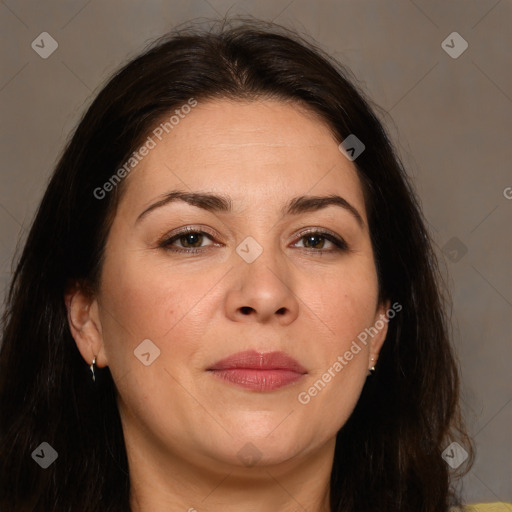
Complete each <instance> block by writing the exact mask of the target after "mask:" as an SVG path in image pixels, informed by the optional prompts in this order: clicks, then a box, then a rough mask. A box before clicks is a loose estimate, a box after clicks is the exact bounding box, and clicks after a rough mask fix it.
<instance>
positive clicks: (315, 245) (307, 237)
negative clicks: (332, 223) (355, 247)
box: [299, 230, 348, 252]
mask: <svg viewBox="0 0 512 512" xmlns="http://www.w3.org/2000/svg"><path fill="white" fill-rule="evenodd" d="M299 241H303V243H304V245H303V246H302V248H304V249H308V250H312V251H313V252H335V251H347V250H348V245H347V243H346V242H345V240H343V238H341V237H339V236H337V235H335V234H334V233H330V232H328V231H321V230H310V231H307V232H302V233H301V236H300V239H299ZM326 242H327V243H328V244H331V246H334V248H332V247H331V248H330V249H325V243H326Z"/></svg>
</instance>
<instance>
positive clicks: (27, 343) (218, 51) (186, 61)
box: [0, 20, 472, 512]
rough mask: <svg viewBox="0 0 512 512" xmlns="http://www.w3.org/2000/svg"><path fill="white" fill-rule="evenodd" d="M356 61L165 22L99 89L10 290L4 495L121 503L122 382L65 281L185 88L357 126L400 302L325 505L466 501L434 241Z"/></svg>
mask: <svg viewBox="0 0 512 512" xmlns="http://www.w3.org/2000/svg"><path fill="white" fill-rule="evenodd" d="M349 77H350V74H349V72H348V71H347V70H346V69H344V68H343V67H342V66H341V65H339V64H338V63H336V62H334V61H333V60H332V59H331V58H330V57H329V56H327V55H326V54H325V53H324V52H323V51H321V50H320V49H318V48H317V47H316V46H315V45H314V44H313V43H311V42H309V41H306V40H304V39H303V38H301V37H300V36H298V35H296V34H295V33H292V32H289V31H287V30H285V29H283V28H282V27H278V26H276V25H270V24H264V23H262V22H260V23H257V22H248V21H247V20H246V21H245V22H243V23H241V24H240V23H238V22H237V23H235V24H234V25H233V26H230V25H229V23H228V24H226V23H224V24H220V25H213V28H212V27H210V28H209V29H197V28H193V29H192V28H188V29H181V30H180V31H176V32H173V33H170V34H168V35H166V36H165V37H164V38H162V39H160V40H158V41H156V43H154V44H153V45H152V46H150V47H149V49H147V50H146V51H145V52H144V53H143V54H142V55H140V56H138V57H137V58H135V59H134V60H132V61H131V62H129V63H128V64H127V65H126V66H124V67H123V68H122V69H121V70H120V71H119V72H117V73H116V74H115V75H114V76H113V77H112V78H111V79H110V81H109V82H108V83H107V84H106V86H105V87H104V88H103V89H102V90H101V91H100V93H99V94H98V96H97V97H96V99H95V100H94V102H93V103H92V105H91V106H90V107H89V108H88V110H87V112H86V113H85V115H84V117H83V118H82V120H81V121H80V123H79V125H78V127H77V129H76V131H75V133H74V135H73V136H72V138H71V139H70V141H69V143H68V144H67V147H66V149H65V151H64V153H63V154H62V156H61V158H60V161H59V163H58V165H57V168H56V169H55V172H54V174H53V176H52V178H51V181H50V183H49V185H48V188H47V190H46V192H45V194H44V197H43V199H42V202H41V204H40V206H39V209H38V212H37V215H36V217H35V220H34V222H33V225H32V228H31V230H30V233H29V235H28V239H27V241H26V244H25V247H24V250H23V252H22V254H21V257H20V259H19V262H18V263H17V267H16V269H15V272H14V276H13V280H12V283H11V287H10V290H9V294H8V298H7V301H6V310H5V313H4V317H3V332H2V347H1V353H0V417H1V423H0V510H2V511H9V512H29V511H31V512H57V511H58V512H67V511H73V512H99V511H101V512H107V511H110V512H114V511H119V512H121V511H122V512H126V511H127V510H130V506H129V490H130V483H129V472H128V464H127V457H126V451H125V445H124V438H123V431H122V428H121V423H120V418H119V412H118V409H117V406H116V400H115V399H116V388H115V383H114V382H113V380H112V377H111V374H110V372H109V370H108V368H105V369H103V370H101V371H99V372H98V373H99V375H98V379H99V382H97V384H98V385H96V386H92V381H91V378H90V373H89V369H88V366H87V364H86V363H85V362H84V360H83V358H82V357H81V355H80V353H79V351H78V349H77V347H76V344H75V342H74V340H73V338H72V336H71V334H70V330H69V327H68V321H67V314H66V307H65V304H64V299H63V297H64V292H65V290H66V289H67V286H69V283H71V282H73V281H77V282H80V283H82V285H84V286H89V287H90V289H91V290H92V291H94V290H95V289H96V288H97V287H98V285H99V276H100V270H101V265H102V258H103V251H104V247H105V241H106V238H107V236H108V232H109V227H110V224H111V221H112V218H113V216H114V215H115V212H116V208H117V203H118V201H119V197H120V195H121V194H122V190H123V182H121V183H119V185H118V186H117V187H115V190H114V191H112V192H111V193H109V194H106V195H105V197H104V198H103V199H97V198H96V197H95V195H94V190H96V189H97V188H98V187H101V186H102V184H104V183H105V182H107V181H108V180H109V178H111V176H112V175H113V174H114V173H115V171H116V170H117V169H118V168H120V167H121V166H122V165H123V164H124V162H126V160H127V159H128V158H129V156H130V155H131V154H132V152H133V151H135V150H136V149H137V148H138V147H139V145H140V144H141V143H142V142H143V141H144V140H145V138H146V137H147V135H148V133H150V132H151V130H152V129H153V128H154V127H155V125H156V124H157V123H158V122H160V119H161V118H162V116H163V115H165V114H167V115H168V114H169V112H171V111H172V110H173V109H175V108H176V107H179V106H180V105H183V104H185V103H187V101H188V100H189V99H190V98H192V97H193V98H195V99H196V100H197V101H205V100H207V99H214V98H230V99H235V100H237V99H246V100H252V99H255V98H258V97H265V98H274V99H278V100H283V101H292V102H296V103H297V104H301V105H303V106H306V107H307V108H308V109H309V110H310V111H312V112H314V113H316V114H317V115H318V116H319V118H320V119H322V120H323V121H324V122H326V123H327V125H328V126H329V127H330V128H331V130H332V133H333V135H334V136H335V137H336V139H337V140H338V142H341V141H343V140H344V139H345V138H346V137H347V136H348V135H350V134H355V135H356V136H357V137H358V138H359V139H360V140H361V141H363V143H364V144H365V147H366V149H365V151H364V152H363V153H362V154H361V155H360V156H359V157H358V158H357V160H356V161H355V162H354V163H355V165H356V168H357V172H358V174H359V177H360V180H361V183H362V186H363V190H364V194H365V199H366V208H367V215H368V219H369V227H370V235H371V241H372V245H373V249H374V253H375V259H376V266H377V271H378V276H379V295H380V299H381V300H382V301H383V300H387V299H389V300H390V301H391V303H395V302H398V303H399V304H400V305H401V306H402V311H401V312H400V313H399V314H398V315H396V318H395V319H393V320H392V321H390V323H389V329H388V334H387V338H386V341H385V343H384V346H383V349H382V351H381V355H380V357H379V364H378V366H377V370H376V372H375V374H374V375H373V376H372V377H370V378H368V379H367V382H366V384H365V386H364V388H363V391H362V394H361V397H360V399H359V401H358V403H357V405H356V408H355V410H354V411H353V413H352V415H351V417H350V418H349V420H348V421H347V423H346V424H345V425H344V426H343V427H342V429H341V430H340V432H339V433H338V436H337V443H336V451H335V459H334V465H333V470H332V476H331V510H332V511H339V512H341V511H343V512H356V511H357V512H370V511H372V512H374V511H375V510H379V511H380V512H411V511H414V512H440V511H446V510H447V509H448V507H449V505H453V504H456V503H458V500H457V499H456V498H455V496H454V494H455V493H454V492H452V489H451V480H450V477H451V474H450V472H451V470H450V468H449V467H448V465H447V464H446V463H445V461H444V460H443V458H442V457H441V453H442V451H443V449H444V448H445V447H446V446H447V445H448V444H449V443H450V442H451V441H452V440H455V439H458V440H459V441H460V442H461V443H463V444H464V446H465V448H466V449H467V450H468V451H469V452H470V453H472V451H471V442H470V440H469V439H468V438H467V436H466V435H465V434H464V429H463V428H462V424H461V418H460V413H459V406H458V392H459V380H458V374H457V366H456V363H455V360H454V355H453V353H452V349H451V346H450V343H449V336H448V321H447V315H446V310H447V305H446V304H445V301H444V300H443V298H442V294H441V291H440V290H441V288H440V286H441V284H442V283H441V280H440V277H439V272H438V270H437V264H436V258H435V254H434V252H433V250H432V244H431V241H430V238H429V235H428V233H427V230H426V228H425V222H424V220H423V217H422V214H421V211H420V207H419V204H418V200H417V198H416V196H415V194H414V192H413V190H412V187H411V185H410V184H409V181H408V178H407V175H406V173H405V171H404V169H403V165H402V164H401V162H400V160H399V158H398V157H397V155H396V154H395V152H394V150H393V147H392V145H391V143H390V141H389V140H388V137H387V135H386V133H385V131H384V129H383V126H382V124H381V122H379V120H378V118H377V116H376V114H375V107H370V105H371V103H370V102H369V100H367V99H365V97H364V95H363V93H361V92H360V91H359V90H358V88H357V87H356V86H355V85H354V83H355V80H354V79H352V78H350V79H349ZM133 172H136V170H134V171H133ZM42 442H48V443H49V444H50V445H51V446H52V447H53V448H54V449H55V450H56V451H57V452H58V459H57V461H56V462H55V463H54V464H52V465H51V466H50V467H49V468H48V469H42V468H41V467H39V465H37V464H36V463H35V462H34V461H33V460H32V458H31V453H32V452H33V451H34V449H35V448H36V447H37V446H39V445H40V444H41V443H42ZM469 460H470V461H471V457H470V459H469ZM466 466H467V465H466Z"/></svg>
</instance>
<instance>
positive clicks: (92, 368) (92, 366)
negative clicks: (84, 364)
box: [89, 356, 96, 382]
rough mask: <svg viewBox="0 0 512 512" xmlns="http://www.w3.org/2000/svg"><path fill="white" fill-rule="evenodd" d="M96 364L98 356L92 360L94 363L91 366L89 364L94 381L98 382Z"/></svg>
mask: <svg viewBox="0 0 512 512" xmlns="http://www.w3.org/2000/svg"><path fill="white" fill-rule="evenodd" d="M95 366H96V356H94V359H93V360H92V364H91V366H89V369H90V370H91V373H92V381H93V382H96V375H95V374H94V368H95Z"/></svg>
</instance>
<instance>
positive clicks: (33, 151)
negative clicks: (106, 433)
mask: <svg viewBox="0 0 512 512" xmlns="http://www.w3.org/2000/svg"><path fill="white" fill-rule="evenodd" d="M226 12H229V13H230V14H232V15H236V14H251V15H254V16H256V17H260V18H264V19H267V20H274V21H276V22H278V23H281V24H284V25H286V26H289V27H292V28H293V27H295V28H297V29H299V30H300V31H305V32H306V33H308V34H309V35H310V36H312V37H314V38H315V39H317V41H318V42H319V43H320V45H321V46H322V47H323V48H324V49H325V50H327V51H328V52H330V53H331V54H334V55H335V56H336V57H337V58H338V59H340V60H341V61H342V62H343V63H345V64H346V65H348V67H349V68H351V69H352V71H353V72H354V74H355V75H356V76H357V77H358V79H359V80H360V81H361V85H362V87H363V88H364V89H365V90H366V91H367V93H368V94H369V95H370V97H371V98H373V100H374V101H375V102H376V103H377V104H379V105H380V106H382V107H383V108H384V109H385V110H386V111H387V112H389V116H387V115H386V116H385V118H384V119H385V121H386V124H387V125H388V128H389V130H390V132H391V135H392V138H393V139H394V141H395V143H396V144H397V146H398V148H399V151H400V154H401V156H402V158H403V160H404V162H405V164H406V166H407V167H408V169H409V172H410V173H411V175H412V176H413V179H414V183H415V185H416V187H417V190H418V193H419V195H420V198H421V201H422V203H423V207H424V211H425V215H426V217H427V219H428V222H429V224H430V227H431V230H432V233H433V236H434V238H435V240H436V243H437V246H438V247H437V249H438V252H439V255H440V257H441V263H442V267H443V269H444V272H445V273H446V275H447V276H448V279H449V285H450V289H451V291H452V297H453V303H454V312H453V329H454V342H455V344H456V346H457V351H458V354H459V358H460V365H461V371H462V376H463V399H464V410H465V413H466V417H467V422H468V424H469V427H470V430H471V432H472V434H473V435H474V438H475V442H476V446H477V458H476V463H475V465H474V467H473V469H472V471H471V472H470V473H469V474H468V475H467V476H466V477H465V478H464V481H463V482H464V487H463V491H464V495H465V497H466V498H467V500H468V501H470V502H476V501H500V500H501V501H512V441H511V438H512V435H511V431H512V428H511V427H512V404H511V401H512V382H511V378H510V375H511V357H510V356H511V352H512V351H511V334H510V332H511V328H512V322H511V317H512V271H511V268H512V266H511V260H512V257H511V256H512V237H511V230H510V219H511V214H512V199H507V198H506V197H505V191H506V190H507V187H512V172H511V162H512V143H511V141H510V136H511V135H512V130H511V120H512V58H511V52H512V30H510V27H511V22H512V3H511V1H510V0H508V1H507V0H501V1H498V0H479V1H475V0H472V1H470V0H459V1H453V0H452V1H445V0H435V1H426V0H421V1H420V0H417V1H416V2H413V1H408V0H400V1H384V0H380V1H379V0H371V1H369V0H359V1H356V0H351V1H346V0H337V1H334V0H323V1H320V2H312V1H306V0H263V1H258V2H256V1H238V2H237V1H233V0H193V1H189V2H184V1H181V0H179V1H178V0H172V1H168V2H165V1H158V0H151V1H146V2H137V1H133V0H132V1H125V2H122V1H120V0H110V1H100V0H89V1H87V0H80V1H66V2H64V1H57V0H53V1H49V2H41V1H40V0H39V1H37V0H27V1H23V2H21V1H18V2H16V1H14V0H8V1H3V2H1V3H0V30H1V33H2V46H1V72H2V73H1V78H0V110H1V119H2V128H1V132H0V133H1V142H0V147H1V152H2V153H1V158H0V161H1V163H2V165H1V173H2V175H1V180H0V226H1V237H0V272H1V273H0V276H1V283H0V286H1V288H2V289H5V286H6V284H7V282H8V281H9V278H10V273H11V260H12V258H13V255H15V253H16V250H18V251H19V250H20V248H21V247H22V243H23V240H24V237H25V235H26V230H27V228H28V227H29V225H30V221H31V219H32V216H33V214H34V211H35V208H36V206H37V204H38V202H39V201H40V199H41V197H42V194H43V192H44V189H45V184H46V182H47V179H48V177H49V175H50V173H51V171H52V169H53V167H54V165H55V163H56V160H57V158H58V155H59V154H60V152H61V150H62V148H63V145H64V142H65V140H66V139H67V137H68V134H69V133H70V131H71V130H72V129H73V127H74V126H75V125H76V123H77V121H78V119H79V116H80V115H81V113H82V112H83V111H84V108H85V106H86V105H88V104H89V103H90V101H91V100H92V98H93V97H94V95H95V94H96V93H97V92H98V90H99V87H100V86H101V85H102V84H103V83H104V81H105V80H106V78H107V77H108V76H109V74H110V73H111V72H113V71H114V70H115V69H116V68H117V67H118V66H119V65H120V64H121V63H123V62H125V61H126V60H127V59H128V58H130V57H133V56H135V55H136V54H137V53H138V52H139V51H140V50H142V48H143V47H144V46H145V45H146V43H148V42H149V41H151V40H152V39H154V38H155V37H157V36H159V35H161V34H163V33H164V32H165V31H167V30H168V29H169V28H172V27H173V26H176V25H177V24H179V23H182V22H185V21H187V20H190V19H192V18H197V17H207V18H212V17H219V16H223V15H224V14H225V13H226ZM454 31H456V32H458V33H459V34H460V35H461V36H462V37H463V38H464V39H465V40H466V41H467V42H468V44H469V47H468V49H467V50H466V51H465V52H464V53H462V55H460V56H459V57H458V58H452V57H450V56H449V55H448V54H447V53H446V52H445V50H444V49H443V47H442V46H441V43H442V42H443V41H444V40H445V39H446V38H447V36H448V35H449V34H451V33H452V32H454ZM42 32H48V33H50V34H51V36H52V37H53V38H54V39H55V40H56V41H57V42H58V45H59V46H58V49H57V50H56V51H55V52H54V53H53V54H52V55H51V56H50V57H49V58H47V59H42V58H41V57H40V56H39V55H38V54H37V53H36V52H35V51H34V50H33V49H32V48H31V43H32V41H33V40H35V39H36V38H37V37H38V36H39V34H41V33H42ZM448 44H449V45H451V46H454V45H455V49H458V48H460V46H458V43H456V42H453V43H452V42H450V40H449V39H448ZM508 190H509V192H510V193H509V194H508V195H509V197H512V190H511V189H508ZM453 237H456V240H455V241H451V242H450V243H449V244H448V245H446V244H447V243H448V242H449V241H450V240H451V239H452V238H453ZM466 250H467V252H465V251H466Z"/></svg>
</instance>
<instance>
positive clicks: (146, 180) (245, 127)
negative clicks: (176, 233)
mask: <svg viewBox="0 0 512 512" xmlns="http://www.w3.org/2000/svg"><path fill="white" fill-rule="evenodd" d="M171 114H172V113H171ZM171 114H170V115H171ZM170 115H169V116H168V117H170ZM165 121H166V119H165V118H164V119H163V122H165ZM149 135H150V136H151V137H152V139H153V140H154V142H155V145H154V148H153V149H151V150H150V151H149V153H148V154H147V155H146V156H145V157H144V158H143V160H142V161H141V163H140V164H139V165H138V167H137V169H136V171H135V172H132V173H131V174H130V175H129V177H128V182H129V183H128V184H127V185H128V187H127V190H126V196H127V197H126V198H125V199H126V201H128V202H129V203H130V204H132V205H135V203H137V204H139V205H140V204H144V203H145V202H147V201H149V200H151V199H153V198H156V197H158V196H159V195H161V194H163V193H166V192H168V191H169V190H172V189H173V188H181V189H183V188H184V189H189V190H194V191H197V190H201V191H210V192H219V193H223V194H225V195H229V196H230V197H232V198H233V202H234V206H235V207H236V206H237V205H238V206H239V207H242V206H243V205H248V204H250V203H251V202H252V203H254V202H256V203H257V204H258V205H259V206H260V207H261V206H263V205H262V201H269V202H272V203H276V202H280V203H282V202H283V201H285V200H286V197H285V196H296V195H305V194H308V193H309V194H312V195H313V194H314V195H318V194H321V193H324V194H325V193H339V194H343V195H345V196H349V197H347V199H349V200H350V201H351V202H353V203H355V204H357V205H358V206H359V208H360V209H362V210H363V211H362V212H361V213H362V214H363V215H364V199H363V194H362V189H361V184H360V181H359V178H358V176H357V171H356V169H355V166H354V164H353V163H352V162H350V161H349V160H348V159H347V158H345V157H344V156H343V155H342V153H341V152H340V151H339V149H338V143H337V141H336V140H335V138H334V136H333V134H332V131H331V130H330V128H329V127H328V126H327V124H326V123H325V122H323V121H322V120H321V119H320V117H319V116H318V115H317V114H315V113H313V112H311V111H308V110H307V109H305V108H304V107H303V106H301V105H298V104H296V103H287V102H283V101H277V100H267V99H265V100H254V101H250V102H242V101H233V100H212V101H207V102H203V103H202V102H198V104H197V106H195V107H194V108H193V109H192V110H191V111H190V112H189V113H188V114H186V115H182V117H181V118H180V120H179V122H178V123H177V124H175V125H173V127H172V129H170V130H169V133H166V132H165V131H164V132H163V136H161V140H159V139H158V138H157V137H155V136H154V134H153V132H151V133H150V134H149ZM269 204H270V203H269Z"/></svg>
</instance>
